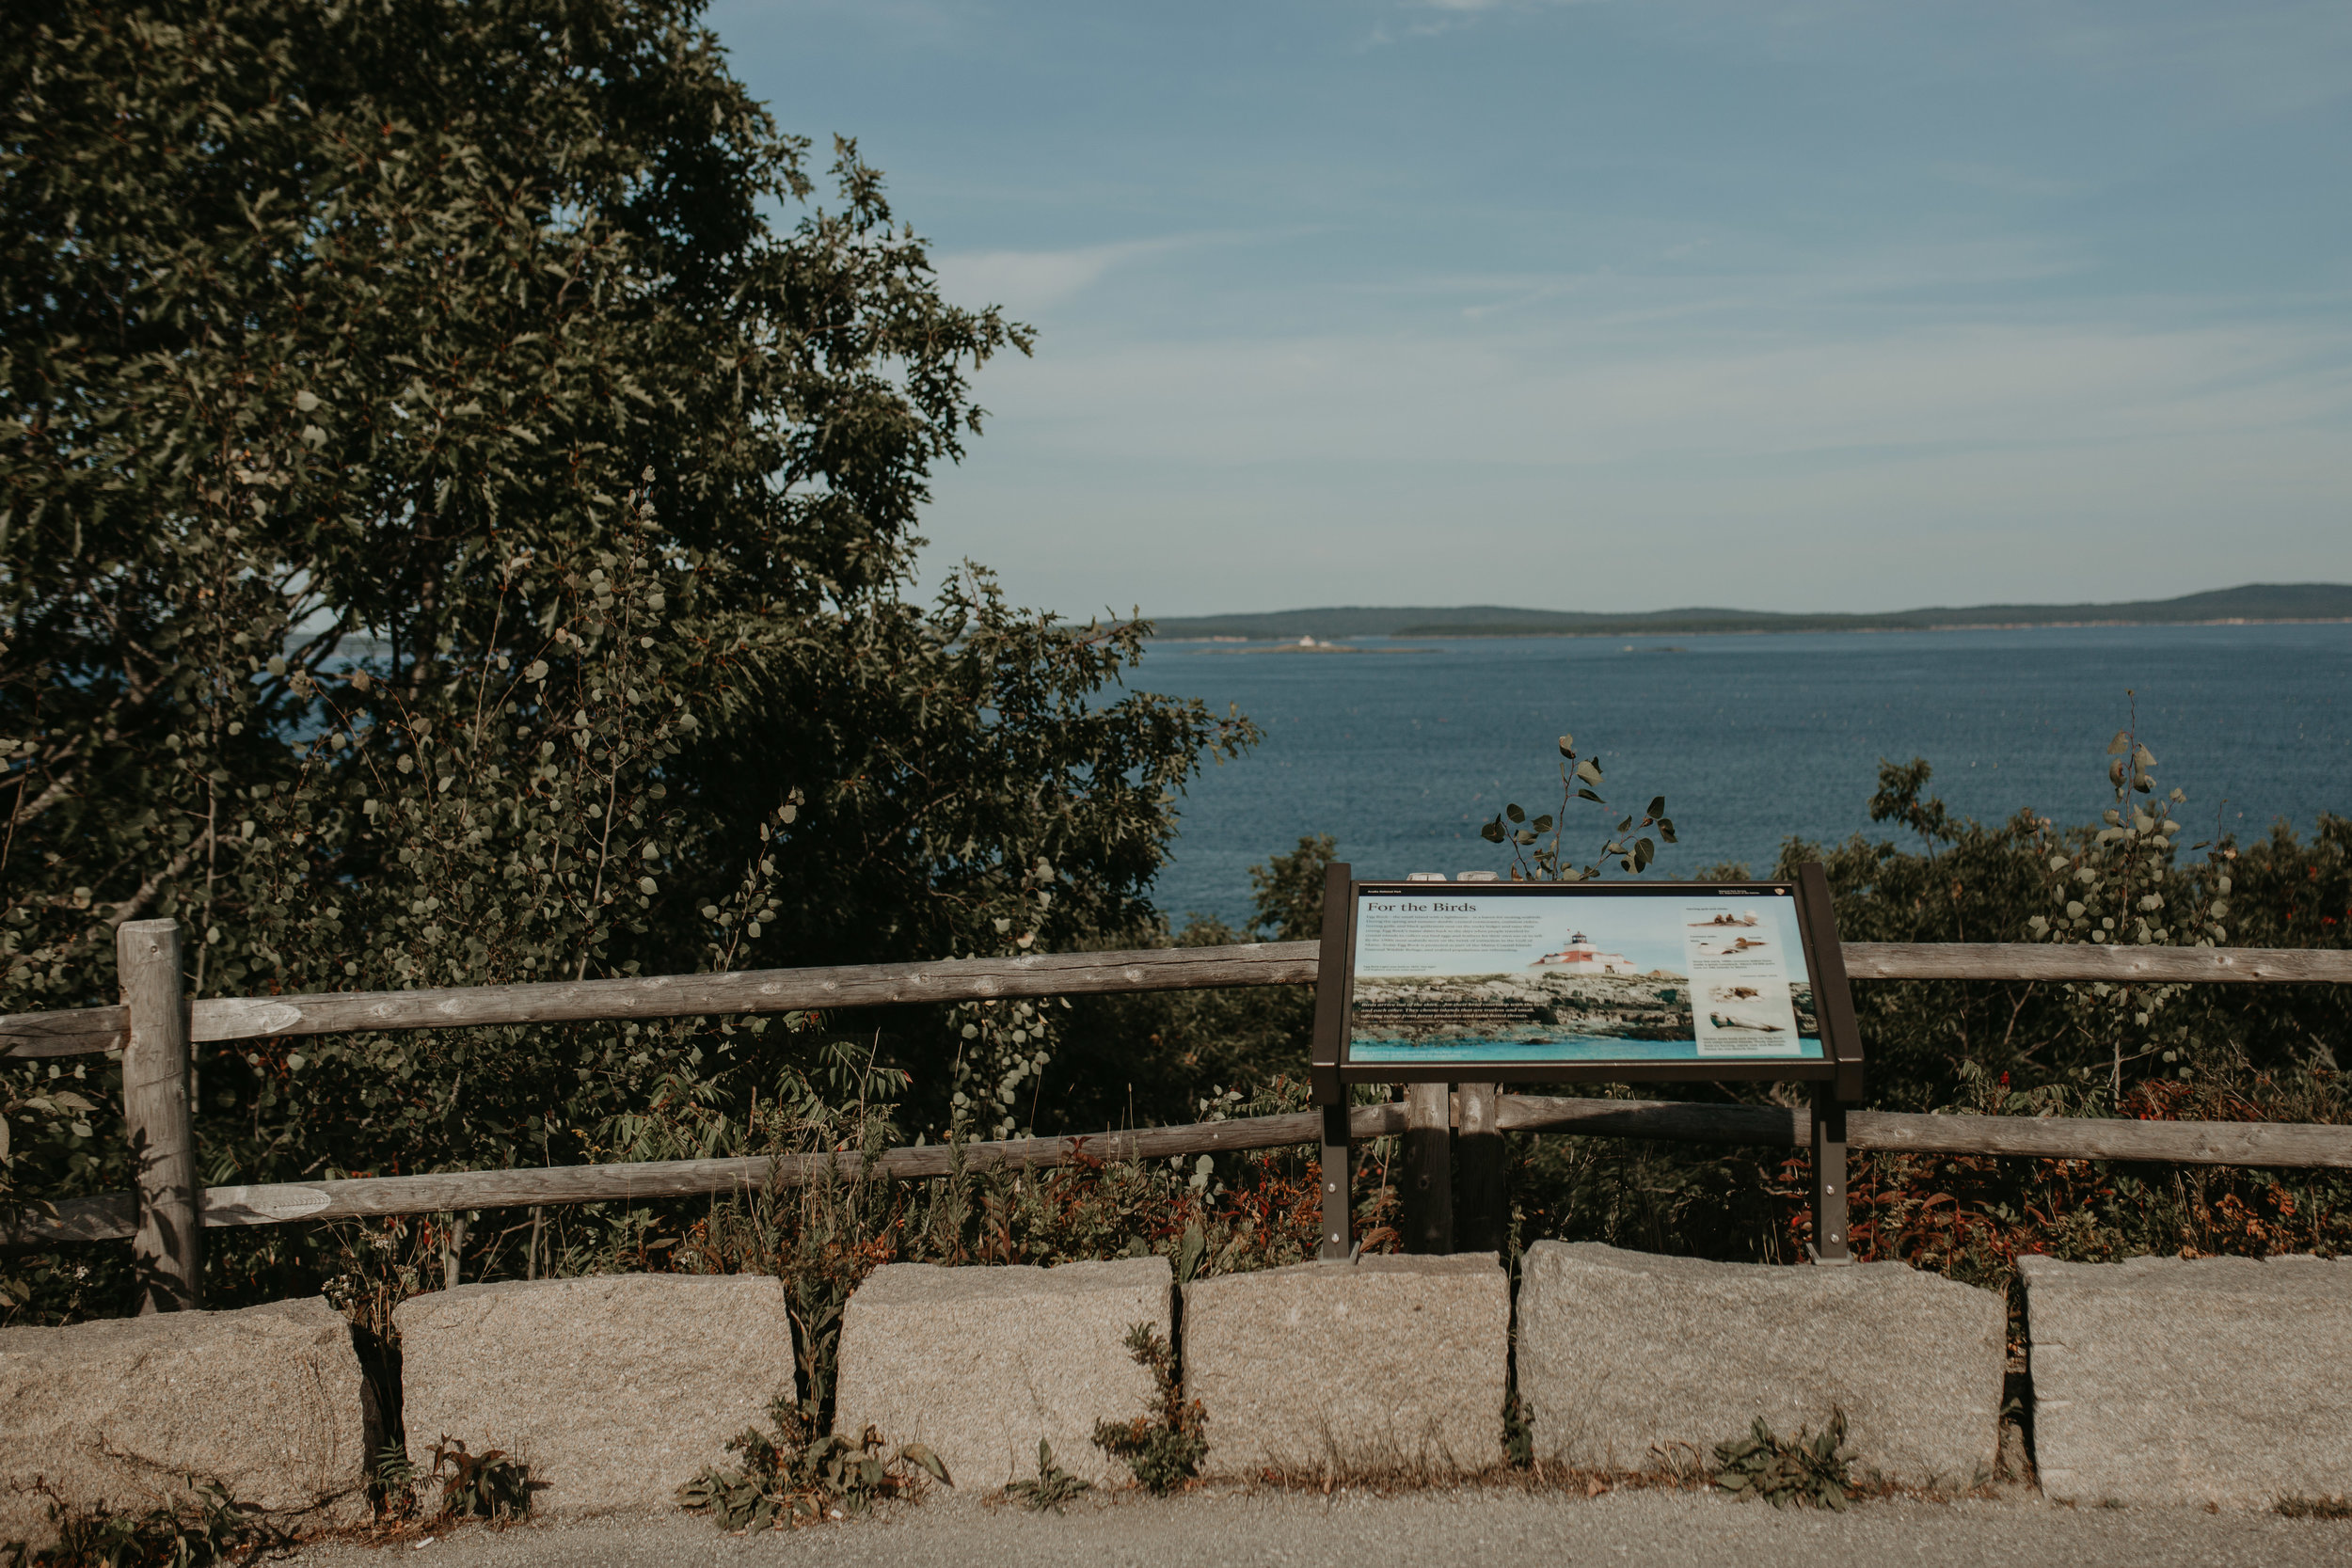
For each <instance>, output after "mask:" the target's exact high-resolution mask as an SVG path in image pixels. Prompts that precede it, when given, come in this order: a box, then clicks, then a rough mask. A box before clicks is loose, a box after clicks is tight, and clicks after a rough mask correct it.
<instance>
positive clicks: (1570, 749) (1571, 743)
mask: <svg viewBox="0 0 2352 1568" xmlns="http://www.w3.org/2000/svg"><path fill="white" fill-rule="evenodd" d="M1560 754H1561V755H1562V756H1564V757H1566V758H1568V759H1570V760H1571V761H1573V760H1574V759H1575V757H1576V736H1572V735H1564V736H1561V737H1560Z"/></svg>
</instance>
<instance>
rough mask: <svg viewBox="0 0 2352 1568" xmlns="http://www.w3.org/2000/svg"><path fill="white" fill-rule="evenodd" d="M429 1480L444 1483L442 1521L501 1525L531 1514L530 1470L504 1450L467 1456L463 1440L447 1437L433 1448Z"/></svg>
mask: <svg viewBox="0 0 2352 1568" xmlns="http://www.w3.org/2000/svg"><path fill="white" fill-rule="evenodd" d="M425 1474H426V1478H427V1479H428V1480H432V1481H439V1482H440V1483H441V1507H440V1513H439V1517H441V1518H443V1519H492V1520H496V1521H498V1522H500V1523H501V1524H503V1523H505V1522H507V1521H508V1520H513V1519H520V1518H522V1517H523V1516H525V1515H526V1514H528V1513H530V1512H531V1466H530V1465H526V1464H524V1463H523V1462H522V1461H521V1460H519V1459H516V1458H514V1457H513V1456H512V1455H510V1454H508V1453H507V1452H506V1450H504V1449H490V1450H489V1451H488V1452H486V1453H468V1452H467V1451H466V1445H465V1442H464V1440H463V1439H460V1438H455V1437H451V1436H449V1435H448V1434H446V1433H444V1434H443V1435H442V1437H441V1440H440V1441H439V1442H437V1443H436V1444H434V1445H433V1467H432V1468H431V1469H430V1470H428V1471H426V1472H425Z"/></svg>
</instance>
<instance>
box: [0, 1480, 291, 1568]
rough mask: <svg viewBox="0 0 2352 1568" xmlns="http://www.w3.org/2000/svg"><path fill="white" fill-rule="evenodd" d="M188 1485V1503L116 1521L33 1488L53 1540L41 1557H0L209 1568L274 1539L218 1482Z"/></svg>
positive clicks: (51, 1566) (16, 1550)
mask: <svg viewBox="0 0 2352 1568" xmlns="http://www.w3.org/2000/svg"><path fill="white" fill-rule="evenodd" d="M186 1480H187V1481H188V1486H189V1497H187V1499H186V1500H185V1501H183V1502H182V1503H180V1504H179V1505H177V1506H175V1507H168V1508H161V1507H159V1508H151V1509H148V1510H146V1511H145V1512H143V1513H116V1512H115V1511H114V1510H112V1509H110V1508H108V1507H107V1506H106V1505H105V1504H103V1503H101V1504H99V1505H98V1506H97V1507H95V1508H87V1509H84V1508H70V1507H67V1506H66V1505H65V1503H64V1502H63V1501H62V1500H61V1499H60V1498H59V1497H57V1495H56V1493H55V1492H54V1491H52V1490H51V1489H50V1488H49V1486H48V1485H47V1484H46V1483H45V1482H42V1481H38V1480H37V1481H34V1482H33V1490H34V1491H35V1492H37V1493H40V1494H44V1495H46V1496H47V1497H49V1525H50V1528H51V1529H53V1530H54V1531H56V1541H55V1542H53V1543H52V1544H49V1545H47V1546H43V1547H40V1548H38V1549H34V1548H31V1547H28V1546H27V1545H26V1544H24V1542H22V1541H11V1542H7V1543H0V1555H5V1557H6V1558H7V1563H8V1568H209V1565H210V1564H212V1563H215V1562H221V1561H225V1560H228V1559H229V1558H230V1557H231V1556H233V1555H235V1554H237V1553H240V1552H246V1551H250V1550H252V1549H254V1548H258V1547H260V1546H262V1545H265V1544H270V1543H273V1542H275V1541H276V1540H278V1535H277V1534H276V1532H274V1531H272V1530H270V1529H268V1528H266V1527H265V1526H264V1525H263V1524H262V1522H261V1521H260V1519H259V1517H258V1510H255V1509H253V1508H251V1507H249V1506H248V1505H246V1504H243V1503H239V1502H238V1501H236V1499H234V1498H233V1497H230V1495H229V1493H228V1491H227V1489H226V1488H224V1487H222V1486H221V1485H219V1484H218V1483H217V1482H214V1481H202V1482H199V1481H196V1480H195V1478H194V1477H188V1478H186Z"/></svg>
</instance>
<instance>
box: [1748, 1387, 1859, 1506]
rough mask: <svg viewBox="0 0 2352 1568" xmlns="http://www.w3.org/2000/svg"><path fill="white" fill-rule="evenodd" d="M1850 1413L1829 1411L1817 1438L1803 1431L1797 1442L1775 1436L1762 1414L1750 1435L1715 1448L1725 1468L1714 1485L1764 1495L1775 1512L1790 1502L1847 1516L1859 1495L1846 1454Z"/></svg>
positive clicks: (1756, 1495) (1750, 1494) (1847, 1454)
mask: <svg viewBox="0 0 2352 1568" xmlns="http://www.w3.org/2000/svg"><path fill="white" fill-rule="evenodd" d="M1845 1443H1846V1413H1845V1412H1844V1411H1842V1410H1836V1411H1832V1412H1831V1413H1830V1418H1829V1426H1828V1428H1827V1429H1826V1430H1825V1431H1823V1432H1822V1433H1821V1434H1820V1436H1818V1437H1816V1436H1812V1435H1810V1434H1809V1433H1807V1432H1806V1431H1804V1429H1802V1428H1800V1429H1799V1430H1798V1433H1797V1435H1796V1437H1795V1438H1794V1439H1792V1440H1783V1439H1782V1438H1779V1437H1775V1436H1773V1435H1772V1428H1771V1427H1769V1426H1766V1425H1765V1424H1764V1418H1762V1417H1761V1416H1759V1417H1757V1418H1756V1425H1755V1426H1753V1427H1751V1428H1750V1429H1749V1432H1748V1435H1747V1436H1745V1437H1740V1438H1734V1439H1733V1440H1732V1441H1730V1442H1728V1443H1718V1444H1716V1445H1715V1457H1716V1459H1717V1460H1718V1461H1720V1462H1721V1465H1722V1468H1721V1469H1720V1470H1718V1471H1717V1472H1716V1476H1715V1484H1716V1486H1717V1487H1718V1488H1720V1489H1721V1490H1723V1491H1725V1492H1728V1493H1730V1494H1732V1495H1733V1496H1734V1497H1762V1498H1763V1499H1764V1500H1765V1501H1766V1502H1769V1503H1771V1504H1772V1506H1773V1507H1774V1508H1787V1507H1788V1505H1789V1504H1791V1503H1797V1504H1801V1505H1804V1506H1807V1507H1814V1508H1829V1509H1835V1510H1836V1511H1838V1512H1839V1513H1843V1512H1845V1507H1846V1499H1847V1497H1849V1496H1851V1494H1852V1493H1853V1491H1854V1489H1855V1488H1854V1482H1853V1480H1852V1477H1851V1475H1850V1474H1849V1473H1848V1469H1847V1467H1848V1465H1851V1463H1852V1456H1851V1454H1849V1453H1847V1452H1846V1451H1845Z"/></svg>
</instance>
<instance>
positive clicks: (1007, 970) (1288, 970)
mask: <svg viewBox="0 0 2352 1568" xmlns="http://www.w3.org/2000/svg"><path fill="white" fill-rule="evenodd" d="M1844 952H1845V956H1846V973H1847V974H1848V976H1849V977H1850V978H1852V979H1856V980H2010V981H2018V980H2107V981H2113V982H2122V981H2133V980H2137V981H2164V982H2181V983H2206V982H2214V981H2226V982H2235V983H2240V984H2245V983H2255V984H2269V985H2344V984H2352V951H2341V950H2334V949H2306V948H2295V947H2280V948H2262V947H2244V948H2236V947H2094V946H2074V945H2066V946H2059V945H2053V944H2046V943H2042V942H1847V943H1845V944H1844ZM1317 957H1318V944H1317V943H1315V942H1245V943H1240V944H1237V945H1233V946H1229V947H1158V948H1143V949H1139V950H1136V951H1131V952H1118V953H1041V954H1037V955H1035V956H1032V957H1027V958H946V959H941V960H938V961H936V962H931V963H902V964H850V965H845V966H842V967H839V968H833V969H765V970H751V971H745V972H739V973H732V974H663V975H651V976H646V977H644V978H639V979H624V980H580V981H548V982H544V983H542V984H538V985H527V986H478V987H470V988H453V989H448V990H355V991H321V992H316V993H313V994H310V995H305V996H260V997H206V998H203V999H201V1000H199V1001H197V1002H194V1003H191V1004H189V1006H188V1038H189V1039H190V1041H191V1042H193V1043H195V1044H198V1045H204V1044H209V1043H217V1042H219V1041H222V1040H243V1039H263V1038H268V1037H273V1036H286V1035H333V1034H343V1033H350V1032H357V1031H366V1030H377V1029H466V1028H478V1027H483V1026H492V1025H499V1024H519V1023H567V1022H596V1021H603V1020H614V1019H652V1018H704V1017H721V1016H727V1015H734V1014H742V1013H783V1012H804V1011H811V1010H817V1009H823V1008H832V1007H880V1006H894V1005H898V1004H904V1003H925V1002H970V1001H975V1000H985V999H989V998H996V997H1008V998H1009V997H1033V996H1081V995H1090V994H1096V993H1100V992H1104V991H1144V990H1210V989H1213V988H1216V987H1219V986H1311V985H1312V984H1314V980H1315V969H1316V959H1317ZM128 1029H129V1024H128V1022H127V1014H126V1013H125V1011H124V1009H123V1008H122V1007H120V1006H113V1007H84V1008H81V1009H78V1010H75V1011H71V1012H52V1013H13V1014H9V1015H8V1016H5V1017H0V1057H10V1056H72V1055H81V1054H87V1053H95V1052H103V1051H117V1050H120V1049H121V1048H122V1046H123V1044H124V1042H125V1040H126V1039H127V1037H128Z"/></svg>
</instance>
